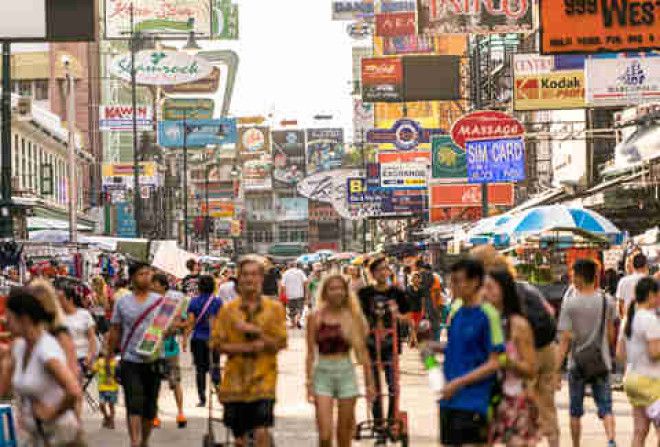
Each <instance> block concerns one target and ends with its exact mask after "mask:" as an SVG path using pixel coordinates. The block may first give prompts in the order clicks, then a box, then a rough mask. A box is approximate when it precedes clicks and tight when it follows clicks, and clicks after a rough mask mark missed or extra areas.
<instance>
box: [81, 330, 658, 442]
mask: <svg viewBox="0 0 660 447" xmlns="http://www.w3.org/2000/svg"><path fill="white" fill-rule="evenodd" d="M303 371H304V338H303V334H302V331H294V332H293V333H292V334H291V337H290V344H289V348H288V349H287V350H286V351H285V352H283V353H282V354H281V355H280V375H279V385H278V398H279V400H278V404H277V407H276V428H275V439H276V443H277V445H278V446H286V447H313V446H315V445H316V433H315V426H314V413H313V408H312V407H311V406H310V405H308V404H307V403H306V400H305V390H304V380H305V379H304V373H303ZM402 373H403V375H402V388H403V391H402V396H401V399H402V403H401V405H402V408H403V409H405V410H407V411H408V414H409V420H410V433H411V445H412V446H419V447H427V446H429V447H430V446H436V445H438V444H437V443H436V439H437V430H438V428H437V425H438V424H437V422H436V414H437V413H436V409H435V406H434V404H433V396H432V394H431V393H430V392H429V388H428V385H427V382H426V376H424V375H423V370H422V367H421V364H420V363H419V361H418V357H417V354H416V351H410V350H407V351H406V352H404V355H403V358H402ZM183 375H184V387H185V391H184V393H185V402H186V406H187V407H188V408H190V409H189V410H188V412H187V416H188V418H189V423H188V427H187V428H186V429H183V430H180V429H177V428H176V424H175V421H174V418H175V416H176V407H175V405H174V400H173V397H172V394H171V393H170V392H169V390H168V389H165V390H164V391H163V392H161V399H160V406H161V408H162V419H163V426H162V428H161V429H158V430H156V432H155V435H154V437H153V440H152V443H151V445H152V446H163V447H170V446H172V447H173V446H186V447H197V446H202V436H203V435H204V433H206V424H207V422H206V421H207V414H208V412H207V410H205V409H198V408H193V407H194V405H195V404H196V403H197V398H196V396H197V393H196V391H195V385H194V374H193V371H192V367H191V361H190V358H189V357H187V358H186V359H185V360H184V371H183ZM567 393H568V391H567V386H566V384H564V387H563V388H562V390H561V391H559V392H558V394H557V397H558V402H559V403H558V405H559V410H560V421H561V425H562V442H561V445H562V446H569V445H570V434H569V429H568V396H567ZM614 402H615V403H614V407H615V413H616V416H617V441H618V443H619V445H620V446H627V445H630V438H631V435H632V422H631V416H630V408H629V405H628V403H627V401H626V398H625V395H624V394H623V393H620V392H618V393H615V395H614ZM85 412H86V414H85V427H86V429H87V432H88V435H89V440H90V445H92V446H99V447H105V446H108V447H110V446H112V447H118V446H128V437H127V434H126V430H125V428H124V426H125V424H124V423H123V418H124V413H123V410H122V409H120V410H119V415H118V421H117V422H118V424H117V425H118V426H119V427H118V428H117V429H116V430H114V431H110V430H106V429H102V428H101V418H100V415H99V414H93V413H91V411H90V410H89V408H86V409H85ZM365 418H366V410H365V407H364V404H363V403H362V402H361V403H360V405H359V408H358V420H363V419H365ZM584 425H585V426H584V428H583V439H584V443H583V445H584V446H586V447H591V446H604V445H605V444H606V442H605V437H604V435H603V430H602V428H601V426H600V423H599V422H598V419H597V417H596V414H595V407H594V405H593V403H592V402H588V403H587V414H586V415H585V417H584ZM223 430H224V429H223V428H222V426H220V425H217V426H216V433H217V434H218V435H219V436H224V431H223ZM652 439H653V438H652ZM647 444H648V445H649V446H650V445H655V444H653V442H652V440H649V442H648V443H647ZM355 445H356V446H366V445H373V443H367V442H361V443H355Z"/></svg>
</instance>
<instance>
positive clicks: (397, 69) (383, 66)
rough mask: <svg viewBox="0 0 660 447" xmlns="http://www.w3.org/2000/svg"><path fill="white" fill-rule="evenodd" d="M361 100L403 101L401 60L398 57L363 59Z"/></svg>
mask: <svg viewBox="0 0 660 447" xmlns="http://www.w3.org/2000/svg"><path fill="white" fill-rule="evenodd" d="M362 99H363V100H364V101H365V102H399V101H401V100H403V60H402V59H401V58H399V57H380V58H363V59H362Z"/></svg>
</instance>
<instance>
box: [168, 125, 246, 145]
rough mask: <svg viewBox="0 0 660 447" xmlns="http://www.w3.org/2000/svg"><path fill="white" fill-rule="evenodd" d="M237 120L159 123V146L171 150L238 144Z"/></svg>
mask: <svg viewBox="0 0 660 447" xmlns="http://www.w3.org/2000/svg"><path fill="white" fill-rule="evenodd" d="M236 138H237V130H236V119H234V118H219V119H213V120H190V121H186V125H185V126H184V123H183V121H159V122H158V144H160V145H161V146H163V147H167V148H171V149H182V148H183V144H184V140H185V143H186V147H188V148H190V149H192V148H205V147H206V146H208V145H222V144H228V143H236Z"/></svg>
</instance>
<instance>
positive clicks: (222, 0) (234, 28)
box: [211, 0, 238, 40]
mask: <svg viewBox="0 0 660 447" xmlns="http://www.w3.org/2000/svg"><path fill="white" fill-rule="evenodd" d="M211 35H212V36H213V37H214V38H216V39H221V40H237V39H238V5H236V4H234V3H231V1H229V0H213V14H212V17H211Z"/></svg>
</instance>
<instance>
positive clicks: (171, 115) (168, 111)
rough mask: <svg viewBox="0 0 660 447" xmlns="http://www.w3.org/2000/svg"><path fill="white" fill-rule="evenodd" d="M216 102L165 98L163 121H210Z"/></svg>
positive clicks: (203, 99) (201, 99) (205, 99)
mask: <svg viewBox="0 0 660 447" xmlns="http://www.w3.org/2000/svg"><path fill="white" fill-rule="evenodd" d="M214 106H215V101H213V100H212V99H210V98H165V100H164V101H163V115H162V117H161V118H162V119H163V120H165V121H178V120H183V119H184V118H185V119H186V120H195V119H199V120H210V119H212V118H213V109H214Z"/></svg>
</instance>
